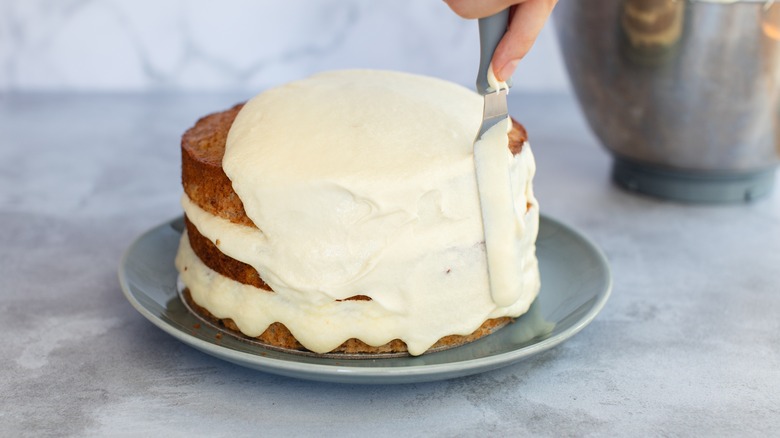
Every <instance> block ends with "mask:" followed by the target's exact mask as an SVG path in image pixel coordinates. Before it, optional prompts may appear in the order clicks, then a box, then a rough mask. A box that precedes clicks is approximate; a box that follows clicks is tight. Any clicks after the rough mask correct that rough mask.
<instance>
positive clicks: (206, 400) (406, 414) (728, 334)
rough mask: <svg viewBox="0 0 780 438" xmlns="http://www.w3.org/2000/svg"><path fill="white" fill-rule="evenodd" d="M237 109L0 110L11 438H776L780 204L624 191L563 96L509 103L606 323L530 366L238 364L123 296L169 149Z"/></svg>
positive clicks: (176, 163)
mask: <svg viewBox="0 0 780 438" xmlns="http://www.w3.org/2000/svg"><path fill="white" fill-rule="evenodd" d="M244 97H245V96H239V95H199V96H196V95H185V96H181V95H147V96H142V95H89V96H82V95H51V94H24V95H0V225H2V227H0V332H1V333H2V334H3V340H2V343H0V435H3V436H16V435H30V436H45V435H57V436H62V435H77V436H96V435H97V436H105V435H131V436H142V435H144V434H154V436H168V435H173V436H177V435H185V434H187V435H192V434H195V435H205V434H211V435H217V436H222V435H227V434H229V433H233V434H237V435H239V436H245V435H250V434H260V435H265V436H296V435H311V434H313V433H314V432H315V431H321V433H324V434H325V435H353V434H354V435H368V434H371V435H379V436H392V435H399V436H408V435H411V436H415V435H426V436H452V435H463V436H473V435H482V436H485V435H499V434H501V435H505V434H510V433H511V434H513V435H532V436H565V435H576V436H614V435H616V434H620V435H636V434H641V435H651V434H652V435H665V436H667V435H671V436H674V435H682V436H693V435H698V436H712V435H732V436H737V435H738V436H745V435H754V436H767V435H771V434H776V433H777V431H778V430H780V278H779V277H778V275H779V274H778V273H779V272H780V269H779V268H780V190H776V191H775V192H774V194H773V195H772V196H771V197H770V198H769V199H764V200H761V201H758V202H754V203H751V204H741V205H730V206H689V205H682V204H676V203H670V202H663V201H658V200H655V199H651V198H646V197H641V196H636V195H632V194H629V193H626V192H623V191H621V190H620V189H618V188H616V187H614V186H613V185H612V184H611V183H610V181H609V166H610V159H609V157H608V156H607V154H606V153H605V152H603V151H602V149H601V148H600V147H599V146H598V142H597V141H596V139H595V138H594V137H593V136H592V134H591V133H590V131H589V130H588V128H587V126H586V125H585V123H584V120H583V119H582V117H581V115H580V113H579V111H578V109H577V106H576V104H575V102H574V101H573V100H572V98H571V97H569V96H566V95H517V94H515V95H512V96H511V98H512V100H511V101H510V108H512V112H513V114H514V115H515V117H517V118H518V119H520V120H521V121H522V122H523V123H524V124H525V125H526V126H527V128H528V130H529V132H530V137H531V142H532V146H533V147H534V152H535V154H536V157H537V165H538V171H537V178H536V180H535V188H536V193H537V196H538V198H539V200H540V203H541V205H542V210H543V211H544V212H545V213H546V214H548V215H551V216H553V217H555V218H558V219H560V220H562V221H564V222H566V223H568V224H570V225H573V226H575V227H576V228H578V229H579V230H581V231H582V232H583V233H584V234H586V235H587V236H589V237H590V238H591V239H592V240H593V241H594V242H596V244H598V245H599V246H600V247H601V248H602V249H603V251H604V252H605V254H606V255H607V257H608V258H609V260H610V263H611V266H612V271H613V276H614V289H613V294H612V297H611V298H610V300H609V302H608V303H607V305H606V307H605V308H604V309H603V311H602V313H601V314H600V315H599V316H598V317H597V318H596V319H595V321H594V322H593V323H592V324H591V325H590V326H588V327H587V328H585V330H583V331H582V332H581V333H579V334H578V335H576V336H575V337H574V338H572V339H571V340H569V341H567V342H566V343H564V344H562V345H560V346H558V347H556V348H554V349H552V350H550V351H547V352H545V353H542V354H540V355H538V356H534V357H532V358H530V359H528V360H526V361H523V362H520V363H518V364H515V365H512V366H509V367H506V368H503V369H500V370H496V371H492V372H488V373H485V374H480V375H475V376H471V377H464V378H459V379H454V380H448V381H441V382H433V383H425V384H406V385H396V386H358V385H340V384H326V383H315V382H309V381H302V380H295V379H291V378H285V377H279V376H275V375H271V374H264V373H261V372H257V371H252V370H248V369H244V368H241V367H239V366H236V365H232V364H230V363H226V362H223V361H221V360H218V359H215V358H212V357H210V356H208V355H205V354H203V353H200V352H198V351H196V350H194V349H192V348H190V347H188V346H186V345H184V344H182V343H180V342H179V341H177V340H175V339H174V338H172V337H171V336H169V335H167V334H165V333H164V332H162V331H161V330H159V329H158V328H156V327H155V326H153V325H152V324H151V323H150V322H148V321H147V320H146V319H144V318H143V317H142V316H141V315H140V314H139V313H137V312H136V311H135V310H134V309H133V308H132V307H131V306H130V304H129V303H128V302H127V301H126V300H125V298H124V297H123V295H122V292H121V290H120V287H119V284H118V282H117V277H116V270H117V266H118V264H119V260H120V257H121V255H122V253H123V251H124V250H125V248H126V247H127V246H128V245H129V244H130V243H131V242H132V241H133V239H134V238H135V237H136V236H137V235H139V234H140V233H142V232H143V231H145V230H146V229H148V228H151V227H153V226H155V225H157V224H159V223H161V222H163V221H165V220H168V219H170V218H172V217H174V216H177V215H179V214H180V207H179V196H180V194H181V188H180V186H179V172H180V159H179V149H178V144H179V137H180V135H181V133H182V132H183V131H184V130H185V129H186V128H187V127H189V126H190V125H191V124H192V123H193V122H194V121H195V119H196V118H197V117H199V116H201V115H203V114H206V113H208V112H211V111H214V110H219V109H223V108H225V107H227V106H228V105H230V104H232V103H234V102H237V101H240V100H241V99H242V98H244Z"/></svg>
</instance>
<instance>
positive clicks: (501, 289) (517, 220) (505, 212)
mask: <svg viewBox="0 0 780 438" xmlns="http://www.w3.org/2000/svg"><path fill="white" fill-rule="evenodd" d="M511 129H512V122H511V120H510V119H509V117H507V119H506V121H505V122H503V123H497V124H495V125H494V126H492V127H491V128H490V129H488V131H487V132H485V134H483V135H482V137H480V138H479V139H478V140H477V142H476V143H474V164H475V169H476V174H477V187H478V189H479V199H480V204H481V209H482V221H483V226H484V228H485V230H484V231H485V248H486V252H487V262H488V273H489V274H490V275H489V278H490V293H491V295H492V297H493V302H495V303H496V305H498V306H509V305H512V303H514V302H516V301H517V300H518V299H520V297H522V295H523V291H524V290H525V289H526V285H525V284H524V282H523V280H524V278H523V264H524V260H525V255H526V254H524V251H523V249H524V248H525V247H527V242H525V240H527V239H528V238H529V236H528V234H527V233H526V230H525V220H524V218H523V213H524V212H525V205H517V204H515V202H514V201H515V199H516V198H517V197H516V196H514V195H513V187H512V186H513V184H512V176H514V177H515V178H520V181H517V184H515V185H516V186H517V187H516V188H515V189H516V190H521V191H523V192H525V193H524V197H525V198H526V199H528V198H533V193H532V192H531V184H530V182H531V178H532V177H533V172H532V171H529V172H527V173H525V174H522V173H520V174H518V173H515V174H514V175H512V174H511V173H510V165H511V163H512V153H511V152H510V151H509V138H507V132H509V130H511ZM517 208H521V210H520V211H519V212H518V211H517ZM534 238H535V235H534ZM518 242H520V245H518Z"/></svg>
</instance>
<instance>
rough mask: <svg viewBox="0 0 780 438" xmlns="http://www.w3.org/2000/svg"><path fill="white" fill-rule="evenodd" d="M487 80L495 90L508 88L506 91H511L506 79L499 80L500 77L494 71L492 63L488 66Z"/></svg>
mask: <svg viewBox="0 0 780 438" xmlns="http://www.w3.org/2000/svg"><path fill="white" fill-rule="evenodd" d="M487 82H488V85H489V86H490V88H492V89H493V91H501V90H507V91H506V92H507V93H509V85H508V84H507V83H506V81H499V80H498V78H497V77H496V73H495V72H494V71H493V64H492V63H491V64H490V65H489V66H488V71H487Z"/></svg>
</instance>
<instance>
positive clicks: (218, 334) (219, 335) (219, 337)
mask: <svg viewBox="0 0 780 438" xmlns="http://www.w3.org/2000/svg"><path fill="white" fill-rule="evenodd" d="M214 337H215V338H217V339H222V333H217V334H216V335H215V336H214Z"/></svg>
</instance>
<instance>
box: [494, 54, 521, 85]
mask: <svg viewBox="0 0 780 438" xmlns="http://www.w3.org/2000/svg"><path fill="white" fill-rule="evenodd" d="M518 62H520V60H519V59H513V60H511V61H509V62H507V63H506V64H504V66H503V67H501V71H500V72H498V78H497V79H498V80H499V81H504V82H506V80H507V79H509V78H511V77H512V73H514V72H515V69H516V68H517V63H518Z"/></svg>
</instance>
